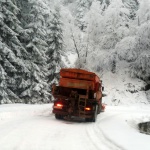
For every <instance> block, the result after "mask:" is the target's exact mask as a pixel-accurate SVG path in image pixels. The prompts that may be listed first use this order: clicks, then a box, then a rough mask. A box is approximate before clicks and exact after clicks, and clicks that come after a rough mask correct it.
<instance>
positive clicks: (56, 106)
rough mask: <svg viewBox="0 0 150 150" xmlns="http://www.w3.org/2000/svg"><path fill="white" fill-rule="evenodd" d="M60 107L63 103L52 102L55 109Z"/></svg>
mask: <svg viewBox="0 0 150 150" xmlns="http://www.w3.org/2000/svg"><path fill="white" fill-rule="evenodd" d="M62 107H63V104H60V103H56V104H54V108H56V109H62Z"/></svg>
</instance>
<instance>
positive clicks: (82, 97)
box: [78, 89, 89, 117]
mask: <svg viewBox="0 0 150 150" xmlns="http://www.w3.org/2000/svg"><path fill="white" fill-rule="evenodd" d="M88 94H89V90H88V89H87V92H86V95H79V100H78V109H79V117H84V116H85V112H86V110H85V107H86V106H87V99H88Z"/></svg>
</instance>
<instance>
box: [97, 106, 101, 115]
mask: <svg viewBox="0 0 150 150" xmlns="http://www.w3.org/2000/svg"><path fill="white" fill-rule="evenodd" d="M100 112H101V104H100V105H98V110H97V114H100Z"/></svg>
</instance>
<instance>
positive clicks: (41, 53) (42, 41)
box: [20, 0, 49, 103]
mask: <svg viewBox="0 0 150 150" xmlns="http://www.w3.org/2000/svg"><path fill="white" fill-rule="evenodd" d="M20 5H21V7H22V13H21V16H22V20H21V22H22V24H23V27H24V32H23V35H24V36H23V38H22V41H24V45H25V46H26V49H27V52H28V53H29V56H28V59H27V60H26V64H27V66H28V69H29V70H30V74H29V77H28V87H27V88H26V90H25V91H23V92H22V93H21V97H22V98H24V99H25V102H26V103H39V102H48V101H49V98H48V97H49V93H48V84H47V81H46V76H47V72H48V71H47V64H46V61H47V59H46V55H45V52H46V51H47V47H48V46H47V43H46V40H47V39H46V23H45V18H46V16H47V15H48V14H47V12H48V11H47V10H48V8H47V6H46V5H45V3H42V2H41V1H37V0H31V1H23V2H21V3H20Z"/></svg>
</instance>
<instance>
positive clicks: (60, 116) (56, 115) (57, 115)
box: [55, 114, 63, 119]
mask: <svg viewBox="0 0 150 150" xmlns="http://www.w3.org/2000/svg"><path fill="white" fill-rule="evenodd" d="M55 118H56V119H63V116H62V115H59V114H55Z"/></svg>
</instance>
